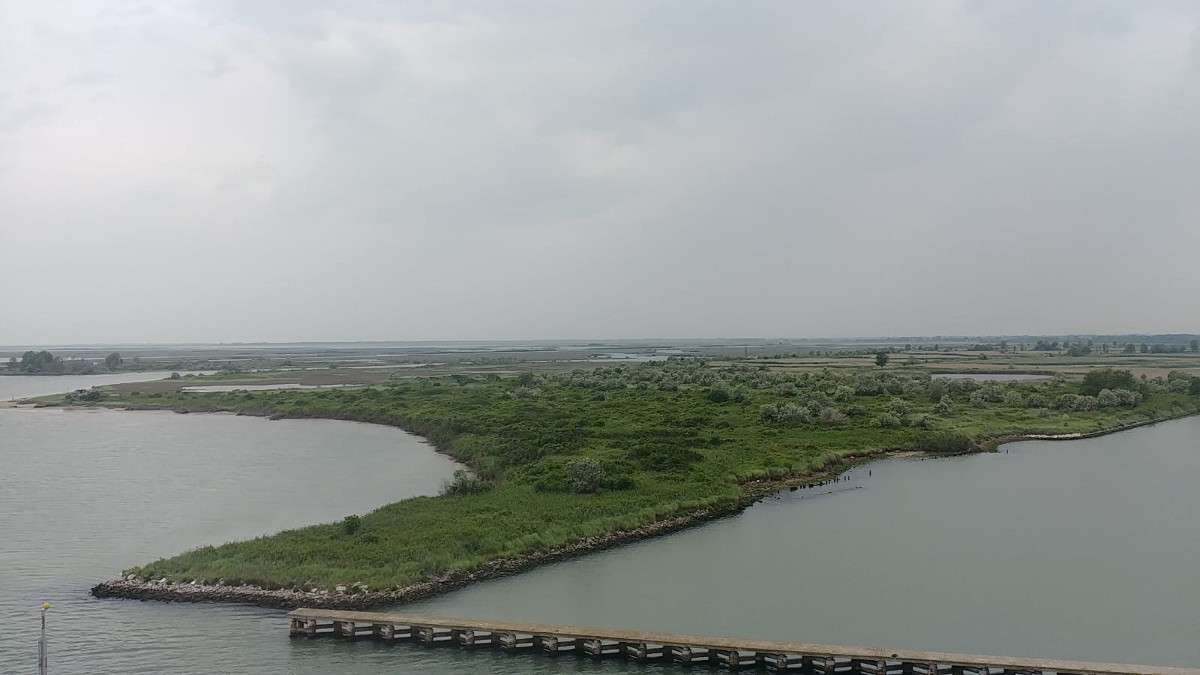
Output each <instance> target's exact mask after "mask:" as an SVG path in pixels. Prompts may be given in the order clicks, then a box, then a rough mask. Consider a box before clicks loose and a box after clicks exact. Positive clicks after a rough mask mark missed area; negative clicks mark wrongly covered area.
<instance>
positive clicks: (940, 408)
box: [933, 396, 953, 415]
mask: <svg viewBox="0 0 1200 675" xmlns="http://www.w3.org/2000/svg"><path fill="white" fill-rule="evenodd" d="M952 408H953V404H952V403H951V401H950V397H949V396H942V398H940V399H939V400H938V402H937V403H935V404H933V412H935V413H937V414H939V415H949V414H950V410H951V409H952Z"/></svg>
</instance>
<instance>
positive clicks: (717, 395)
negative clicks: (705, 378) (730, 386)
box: [704, 388, 730, 403]
mask: <svg viewBox="0 0 1200 675" xmlns="http://www.w3.org/2000/svg"><path fill="white" fill-rule="evenodd" d="M704 398H706V399H708V400H709V402H711V403H725V402H726V401H728V400H729V398H730V396H729V392H727V391H725V390H724V389H719V388H715V389H709V390H708V391H707V392H705V394H704Z"/></svg>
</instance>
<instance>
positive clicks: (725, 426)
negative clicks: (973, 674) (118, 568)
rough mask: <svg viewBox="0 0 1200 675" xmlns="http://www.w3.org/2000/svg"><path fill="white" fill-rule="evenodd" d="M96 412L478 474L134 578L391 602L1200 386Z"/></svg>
mask: <svg viewBox="0 0 1200 675" xmlns="http://www.w3.org/2000/svg"><path fill="white" fill-rule="evenodd" d="M103 403H104V404H111V405H122V406H133V407H145V408H157V407H161V408H170V409H175V410H187V411H240V412H246V413H251V414H263V415H279V416H284V417H323V418H335V419H351V420H361V421H367V422H378V423H382V424H390V425H395V426H399V427H402V428H404V429H408V430H410V431H413V432H416V433H418V434H420V435H422V436H424V437H426V438H428V439H429V440H430V441H432V442H433V443H434V444H435V445H436V446H437V447H438V448H439V449H441V450H443V451H445V452H447V453H449V454H451V455H453V456H454V457H457V458H458V459H460V460H461V461H463V462H464V463H466V464H467V465H469V466H470V467H471V469H472V473H467V472H462V473H460V474H458V475H457V476H456V478H455V480H454V481H453V482H451V483H449V484H447V485H446V487H445V489H444V491H443V494H442V495H441V496H437V497H416V498H412V499H406V500H403V501H400V502H397V503H394V504H388V505H386V506H383V507H381V508H379V509H377V510H376V511H373V512H371V513H369V514H366V515H363V516H361V517H357V516H355V517H351V518H347V519H346V520H345V521H339V522H336V523H330V524H325V525H314V526H311V527H305V528H301V529H297V530H290V531H286V532H281V533H279V534H276V535H273V536H268V537H261V538H258V539H254V540H251V541H242V542H234V543H227V544H223V545H220V546H205V547H203V548H200V549H197V550H194V551H190V552H187V553H184V554H182V555H178V556H175V557H172V558H167V559H164V560H159V561H156V562H153V563H150V564H148V565H145V566H143V567H140V568H135V569H132V570H128V572H129V573H133V574H136V575H138V576H140V577H142V578H160V577H167V578H168V579H171V580H175V581H190V580H193V579H200V580H206V581H208V582H213V581H215V580H218V579H221V580H224V582H225V583H227V584H237V583H248V584H255V585H260V586H264V587H267V588H293V587H294V588H302V589H308V588H310V587H314V586H315V587H323V588H332V587H333V586H334V585H337V584H350V583H352V582H361V583H363V584H366V585H368V586H370V587H371V588H372V589H386V588H396V587H403V586H407V585H409V584H412V583H414V582H419V581H423V580H426V579H429V578H432V577H438V576H440V575H443V574H445V573H447V572H451V571H456V570H466V569H470V568H475V567H478V566H480V565H482V564H483V563H485V562H487V561H490V560H495V559H498V558H506V557H514V556H519V555H521V554H524V553H528V552H532V551H543V550H546V549H549V548H552V547H555V546H558V545H562V544H565V543H568V542H572V541H576V540H579V539H580V538H583V537H588V536H595V535H600V534H604V533H610V532H615V531H627V530H633V529H635V528H638V527H639V526H642V525H645V524H647V523H651V522H654V521H656V520H660V519H664V518H668V517H673V516H678V515H680V514H685V513H690V512H693V511H695V510H697V509H698V508H700V507H703V506H714V507H717V508H718V509H719V508H727V507H732V506H733V505H735V504H737V503H738V502H739V501H740V500H739V497H740V496H741V495H742V494H743V490H745V489H747V487H746V485H747V482H749V481H753V480H755V479H764V478H783V477H803V476H812V475H814V474H815V473H817V472H818V471H820V470H822V469H823V468H825V467H827V466H828V465H830V464H831V463H838V462H840V461H841V460H842V459H843V458H846V457H847V456H857V457H862V456H865V455H869V454H873V453H878V452H880V451H884V450H893V449H923V450H928V451H963V450H969V449H972V448H973V446H974V443H975V442H976V441H979V440H982V439H984V438H991V437H996V436H1002V435H1010V434H1021V433H1071V432H1095V431H1099V430H1103V429H1110V428H1117V427H1120V426H1124V425H1128V424H1131V423H1137V422H1142V421H1145V420H1148V419H1165V418H1168V417H1175V416H1180V415H1184V414H1190V413H1195V412H1197V411H1200V379H1196V378H1191V377H1188V376H1186V375H1183V374H1173V375H1172V376H1171V377H1170V378H1169V379H1167V378H1164V379H1158V380H1143V379H1135V378H1132V377H1131V376H1128V374H1126V373H1122V372H1120V371H1103V372H1100V373H1099V374H1097V375H1094V376H1089V378H1088V379H1087V380H1085V381H1084V382H1067V381H1066V380H1065V379H1064V378H1062V377H1057V378H1054V379H1050V380H1045V381H1038V382H1016V383H1006V384H981V383H978V382H975V381H972V380H941V379H931V378H930V376H929V374H928V373H925V372H920V371H903V370H899V371H886V370H877V369H871V370H868V369H862V370H859V371H851V372H846V371H838V372H836V373H835V372H830V371H825V372H816V373H801V374H793V373H782V372H774V371H771V370H768V369H767V368H766V367H754V366H747V365H741V364H735V365H733V366H730V367H724V368H720V369H718V368H713V367H710V366H709V365H707V364H705V363H704V362H701V361H696V360H672V361H669V362H664V363H651V364H643V365H634V366H618V367H609V368H600V369H597V370H591V371H571V372H563V373H554V374H546V375H539V374H533V373H523V374H521V375H519V376H517V377H506V378H501V377H498V376H487V377H480V378H474V377H468V376H452V377H443V378H426V379H412V380H398V381H394V382H389V383H387V384H384V385H379V386H372V387H363V388H345V389H310V390H278V391H255V392H247V391H237V392H229V393H205V394H201V393H186V392H174V393H166V394H163V393H157V394H149V395H146V394H141V395H138V394H127V395H122V396H120V397H115V396H109V397H108V398H107V399H105V400H104V401H103ZM347 489H353V486H347Z"/></svg>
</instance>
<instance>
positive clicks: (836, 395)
mask: <svg viewBox="0 0 1200 675" xmlns="http://www.w3.org/2000/svg"><path fill="white" fill-rule="evenodd" d="M833 400H835V401H840V402H842V403H845V402H847V401H852V400H854V387H847V386H846V385H844V384H843V385H838V388H837V389H834V390H833Z"/></svg>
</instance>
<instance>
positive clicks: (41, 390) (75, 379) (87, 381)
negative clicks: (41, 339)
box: [0, 371, 212, 401]
mask: <svg viewBox="0 0 1200 675" xmlns="http://www.w3.org/2000/svg"><path fill="white" fill-rule="evenodd" d="M204 372H212V371H204ZM170 375H171V373H169V372H167V371H146V372H141V373H103V374H100V375H0V401H8V400H10V399H14V398H29V397H32V396H47V395H49V394H61V393H64V392H68V391H75V390H76V389H88V388H91V387H102V386H104V385H108V384H120V383H121V382H149V381H151V380H162V379H166V378H167V377H170Z"/></svg>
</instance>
